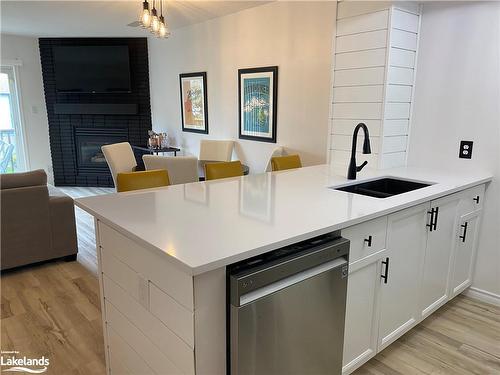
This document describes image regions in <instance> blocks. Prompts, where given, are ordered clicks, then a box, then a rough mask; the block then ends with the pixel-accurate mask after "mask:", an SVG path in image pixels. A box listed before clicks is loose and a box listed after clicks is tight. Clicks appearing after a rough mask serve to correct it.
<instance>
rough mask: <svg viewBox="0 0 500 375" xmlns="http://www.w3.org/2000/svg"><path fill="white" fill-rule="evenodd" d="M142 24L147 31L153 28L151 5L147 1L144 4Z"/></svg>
mask: <svg viewBox="0 0 500 375" xmlns="http://www.w3.org/2000/svg"><path fill="white" fill-rule="evenodd" d="M141 24H142V27H144V28H145V29H147V28H148V27H149V26H151V14H150V13H149V4H148V2H147V1H145V2H143V3H142V14H141Z"/></svg>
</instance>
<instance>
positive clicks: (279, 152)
mask: <svg viewBox="0 0 500 375" xmlns="http://www.w3.org/2000/svg"><path fill="white" fill-rule="evenodd" d="M285 155H286V151H285V148H284V147H283V146H276V147H275V148H274V150H273V152H272V153H271V156H270V157H269V160H268V162H267V165H266V170H265V172H271V171H272V170H273V167H272V165H271V159H272V158H274V157H276V156H285Z"/></svg>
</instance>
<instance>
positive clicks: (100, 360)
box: [0, 188, 500, 375]
mask: <svg viewBox="0 0 500 375" xmlns="http://www.w3.org/2000/svg"><path fill="white" fill-rule="evenodd" d="M64 191H65V192H66V193H67V194H70V195H72V196H73V197H79V196H85V195H95V194H102V193H108V192H110V191H112V190H111V189H94V188H92V189H87V188H65V189H64ZM76 214H77V225H78V243H79V254H78V261H77V262H69V263H65V262H56V263H48V264H44V265H41V266H36V267H29V268H23V269H20V270H18V271H14V272H6V273H5V274H2V276H1V284H0V285H1V289H2V290H1V340H2V341H1V349H2V350H17V351H19V352H20V355H26V356H27V357H40V356H42V355H45V356H46V357H47V358H49V359H50V366H49V370H48V372H47V373H48V374H57V375H66V374H73V375H90V374H92V375H93V374H95V375H104V374H105V364H104V348H103V339H102V326H101V315H100V305H99V286H98V281H97V276H96V274H97V262H96V252H95V244H94V241H95V240H94V228H93V219H92V217H91V216H90V215H87V214H86V213H85V212H83V211H81V210H79V209H77V213H76ZM355 374H356V375H362V374H363V375H364V374H369V375H412V374H416V375H417V374H450V375H452V374H453V375H455V374H480V375H487V374H500V307H495V306H492V305H488V304H484V303H481V302H478V301H476V300H473V299H470V298H467V297H464V296H458V297H457V298H455V299H454V300H453V301H451V302H450V303H448V304H447V305H446V306H444V307H442V308H441V309H440V310H438V311H437V312H436V313H434V314H433V315H432V316H430V317H429V318H427V319H426V320H425V321H424V322H422V323H421V324H420V325H418V326H417V327H416V328H414V329H413V330H411V331H410V332H408V333H407V334H406V335H404V336H403V337H402V338H400V339H399V340H398V341H396V342H395V343H393V344H392V345H391V346H389V347H388V348H387V349H385V350H384V351H383V352H381V353H379V354H378V355H377V356H376V357H375V358H373V359H372V360H370V361H369V362H368V363H367V364H365V365H364V366H363V367H361V368H360V369H358V370H357V371H356V372H355ZM214 375H219V374H214ZM221 375H223V374H221ZM262 375H267V374H262Z"/></svg>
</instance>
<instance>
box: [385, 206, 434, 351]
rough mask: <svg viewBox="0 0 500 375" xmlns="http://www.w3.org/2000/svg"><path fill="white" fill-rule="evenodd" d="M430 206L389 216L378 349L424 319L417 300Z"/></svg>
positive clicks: (413, 208)
mask: <svg viewBox="0 0 500 375" xmlns="http://www.w3.org/2000/svg"><path fill="white" fill-rule="evenodd" d="M429 207H430V205H429V203H425V204H421V205H418V206H415V207H412V208H408V209H406V210H403V211H400V212H396V213H394V214H392V215H389V220H388V226H387V254H386V259H385V260H384V269H383V270H382V272H383V276H384V279H383V281H382V287H381V291H380V322H379V333H378V334H379V338H378V341H379V346H378V350H382V349H383V348H385V347H386V346H387V345H389V344H390V343H392V342H393V341H394V340H396V339H397V338H398V337H399V336H401V335H402V334H403V333H404V332H406V331H407V330H408V329H410V328H411V327H412V326H413V325H414V324H415V323H416V322H417V321H418V318H419V316H420V314H419V313H418V298H416V297H417V296H418V291H419V285H420V275H421V265H422V261H423V256H424V252H425V246H426V242H427V226H426V225H427V223H428V213H427V211H428V210H429Z"/></svg>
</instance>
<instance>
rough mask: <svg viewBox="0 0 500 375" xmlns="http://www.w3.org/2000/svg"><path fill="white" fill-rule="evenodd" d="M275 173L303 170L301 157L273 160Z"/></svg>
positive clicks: (283, 157) (291, 156) (290, 156)
mask: <svg viewBox="0 0 500 375" xmlns="http://www.w3.org/2000/svg"><path fill="white" fill-rule="evenodd" d="M271 166H272V169H273V171H284V170H286V169H294V168H301V167H302V163H301V161H300V156H299V155H287V156H276V157H273V158H271Z"/></svg>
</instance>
